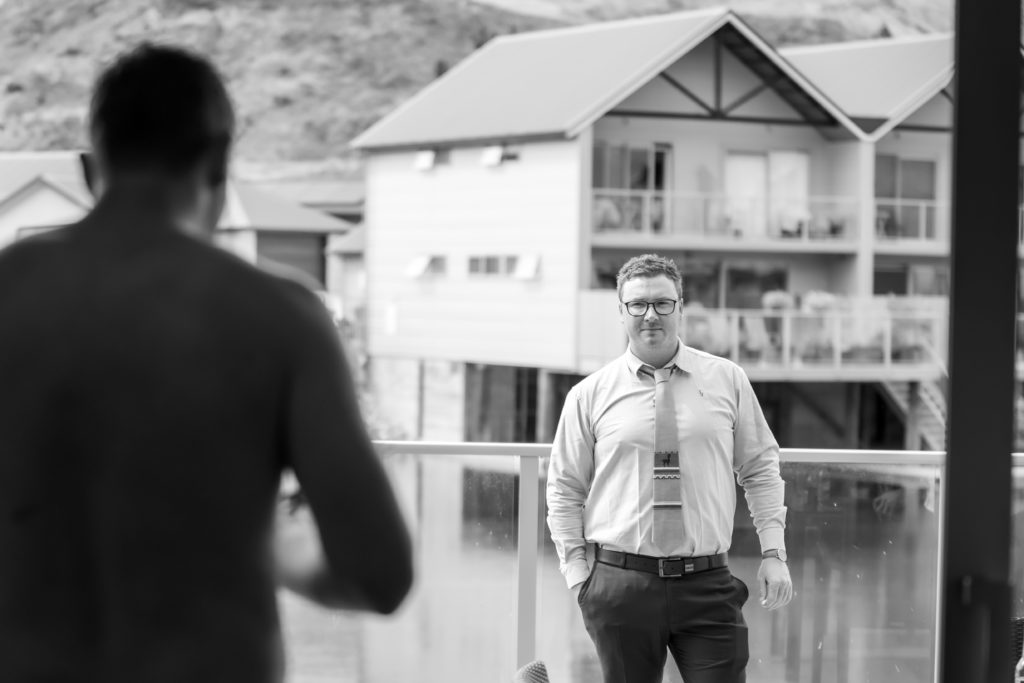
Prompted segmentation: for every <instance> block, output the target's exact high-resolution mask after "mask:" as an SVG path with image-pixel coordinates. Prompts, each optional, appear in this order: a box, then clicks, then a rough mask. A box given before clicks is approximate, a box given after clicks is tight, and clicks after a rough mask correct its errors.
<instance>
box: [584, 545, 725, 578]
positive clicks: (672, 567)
mask: <svg viewBox="0 0 1024 683" xmlns="http://www.w3.org/2000/svg"><path fill="white" fill-rule="evenodd" d="M597 561H598V562H601V563H602V564H610V565H612V566H613V567H621V568H623V569H636V570H637V571H641V572H649V573H651V574H657V575H658V576H660V577H662V578H663V579H668V578H673V577H679V576H688V575H690V574H699V573H700V572H706V571H708V570H709V569H719V568H721V567H727V566H729V553H718V554H717V555H705V556H703V557H651V556H650V555H634V554H633V553H620V552H619V551H618V550H607V549H605V548H598V549H597Z"/></svg>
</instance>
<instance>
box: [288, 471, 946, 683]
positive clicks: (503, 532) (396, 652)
mask: <svg viewBox="0 0 1024 683" xmlns="http://www.w3.org/2000/svg"><path fill="white" fill-rule="evenodd" d="M496 460H497V459H496V458H484V459H470V458H444V459H438V458H436V457H424V458H411V457H405V458H391V459H389V463H388V464H389V471H390V474H391V476H392V477H393V480H394V481H395V483H396V489H397V490H398V491H399V495H400V496H401V497H402V498H403V501H402V502H403V505H405V509H406V513H407V515H408V516H409V520H410V525H411V527H412V529H413V532H414V537H415V538H416V543H417V568H418V576H417V585H416V587H415V589H414V591H413V595H412V596H411V597H410V599H409V601H408V602H407V603H406V605H404V606H403V608H402V609H401V610H400V612H399V614H398V615H396V616H395V617H390V618H382V617H370V616H366V615H356V614H341V613H333V612H330V611H327V610H323V609H321V608H319V607H316V606H314V605H311V604H309V603H307V602H305V601H304V600H302V599H300V598H297V597H294V596H292V595H288V594H282V596H281V604H282V620H283V622H284V623H283V626H284V632H285V637H286V638H287V643H286V645H287V652H288V656H289V679H288V680H289V682H290V683H321V682H326V681H331V682H332V683H335V682H341V683H346V682H348V681H352V682H358V683H391V682H393V681H417V682H422V683H431V682H433V681H437V682H438V683H440V682H445V683H450V682H463V681H464V682H466V683H480V682H482V681H488V682H489V681H495V682H503V681H510V680H511V678H512V674H513V673H514V672H515V670H516V668H517V666H516V661H515V643H516V615H515V604H516V595H515V589H516V553H515V525H516V520H515V514H514V512H515V490H516V482H515V477H514V475H513V471H514V470H512V469H511V468H510V467H508V466H507V465H504V464H502V463H498V464H501V467H496V465H495V463H496ZM476 468H483V470H485V471H487V472H489V473H490V474H489V475H488V476H486V477H480V476H476V475H470V476H467V475H466V472H467V471H468V470H472V469H476ZM496 473H498V474H501V475H502V476H496ZM783 476H784V478H785V479H786V481H787V505H788V506H789V508H790V513H789V531H788V533H787V538H788V545H789V549H790V565H791V570H792V573H793V579H794V587H795V589H796V596H795V597H794V600H793V602H792V603H791V604H790V606H789V607H787V608H785V609H783V610H780V611H778V612H767V611H765V610H764V609H762V608H761V607H760V606H759V605H758V604H757V586H756V573H757V568H758V564H759V561H760V560H759V554H760V553H759V548H758V546H757V537H756V534H755V533H754V532H753V528H752V524H751V522H750V520H749V515H748V513H747V512H746V510H745V509H743V506H742V505H741V506H740V507H741V509H740V510H739V511H738V512H737V524H736V533H735V536H734V545H733V549H732V552H731V553H730V568H731V571H732V572H733V574H735V575H736V576H737V577H738V578H740V579H741V580H743V581H744V582H746V583H747V585H748V586H749V587H750V592H751V600H750V602H748V603H747V606H746V608H745V609H744V614H745V615H746V618H747V623H748V625H749V627H750V652H751V659H750V665H749V667H748V680H751V681H758V682H761V683H783V682H787V683H803V682H805V681H809V682H815V683H830V682H840V681H842V682H845V681H850V682H851V683H852V682H854V681H857V682H861V681H864V682H869V681H874V682H876V683H902V682H907V683H925V682H927V681H931V680H932V678H933V674H932V669H933V667H932V661H933V648H934V638H935V634H934V622H935V590H936V584H935V581H936V562H937V538H938V526H937V522H936V515H935V514H934V513H933V512H932V510H934V509H938V508H937V502H935V501H934V491H933V485H934V481H935V469H934V468H926V467H911V466H892V467H886V468H869V469H865V468H855V467H840V466H820V465H806V464H802V465H787V466H784V468H783ZM465 486H470V487H472V486H484V487H485V488H486V489H487V490H486V491H484V492H480V491H474V492H473V493H472V495H468V496H464V495H460V493H462V489H463V488H464V487H465ZM464 500H469V501H472V502H471V503H470V504H468V505H464V503H463V501H464ZM879 501H882V502H879ZM541 558H542V559H541V567H540V572H539V582H540V583H539V586H538V595H539V620H538V621H539V623H538V627H537V629H538V633H537V658H539V659H542V660H544V661H545V662H546V664H547V668H548V671H549V674H550V678H551V680H552V681H553V682H554V683H569V682H575V683H590V682H591V681H599V680H600V670H599V666H598V663H597V657H596V655H595V653H594V649H593V645H592V644H591V642H590V640H589V638H588V636H587V634H586V631H585V630H584V628H583V623H582V619H581V618H580V615H579V610H578V608H577V607H576V605H575V603H574V602H573V600H572V596H571V594H570V593H569V591H568V589H567V588H566V586H565V583H564V581H563V580H562V576H561V574H560V573H559V572H558V566H557V559H556V555H555V552H554V548H553V546H552V545H551V542H550V540H549V539H547V538H546V534H545V543H544V548H543V552H542V556H541ZM669 668H670V669H674V667H672V666H671V665H670V667H669ZM666 681H673V682H674V683H679V681H680V678H679V676H678V674H677V673H675V672H674V671H671V672H670V673H669V674H668V675H667V676H666Z"/></svg>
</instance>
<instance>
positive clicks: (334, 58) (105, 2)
mask: <svg viewBox="0 0 1024 683" xmlns="http://www.w3.org/2000/svg"><path fill="white" fill-rule="evenodd" d="M723 4H724V5H728V6H731V7H733V8H734V9H736V11H737V12H739V13H740V15H741V16H743V18H744V19H745V20H747V21H748V22H750V23H751V25H752V26H754V27H755V28H756V29H757V30H758V31H760V32H761V33H762V35H764V36H765V37H766V38H767V39H768V40H769V41H770V42H772V43H775V44H792V43H813V42H826V41H836V40H846V39H852V38H863V37H869V36H875V35H888V34H897V33H907V32H927V31H936V30H948V28H949V22H950V11H949V8H948V6H946V5H944V4H943V3H942V2H936V1H935V0H901V1H900V2H899V3H898V4H897V3H896V2H894V1H893V0H846V1H845V2H838V1H837V0H814V1H811V0H732V1H730V0H714V1H712V0H476V1H470V0H288V2H271V1H270V0H75V1H72V2H67V1H66V0H0V150H20V149H65V148H69V147H82V146H84V145H85V134H84V128H83V119H84V114H85V110H86V103H87V98H88V92H89V88H90V86H91V84H92V81H93V79H94V78H95V75H96V73H97V72H98V70H99V69H100V68H101V66H102V65H103V64H104V63H106V62H108V61H109V60H110V59H111V58H112V57H113V56H114V55H115V54H116V53H117V52H119V51H121V50H123V49H124V48H126V47H128V46H131V45H133V44H136V43H138V42H139V41H142V40H154V41H169V42H174V43H178V44H184V45H186V46H190V47H192V48H194V49H196V50H199V51H201V52H203V53H205V54H207V55H209V56H210V57H211V58H212V59H213V60H214V61H215V62H216V63H217V64H218V66H219V67H220V69H221V70H222V72H223V73H224V74H225V76H226V77H227V78H228V80H229V83H230V89H231V92H232V95H233V97H234V98H235V100H236V106H237V108H238V111H239V120H240V135H239V139H238V147H237V156H239V157H240V158H242V159H245V160H248V161H249V162H253V163H254V166H255V165H258V162H263V163H264V164H275V163H277V162H281V161H307V162H310V163H314V162H315V163H322V162H321V160H324V159H339V158H340V159H345V158H346V157H349V156H350V153H349V151H348V150H347V143H348V141H349V140H351V139H352V137H354V136H355V135H356V134H357V133H359V132H361V131H362V130H364V129H365V128H366V127H367V126H369V125H370V124H371V123H372V122H374V121H375V120H377V119H378V118H379V117H380V116H382V115H383V114H385V113H387V112H388V111H389V110H391V109H392V108H394V107H395V106H396V105H397V104H399V103H400V102H402V101H404V100H405V99H407V98H408V97H409V96H410V95H412V94H413V93H414V92H416V91H417V90H419V89H420V88H422V87H423V86H424V85H425V84H427V83H429V82H430V81H431V80H432V79H434V78H436V77H437V75H438V74H439V73H440V72H442V71H444V69H446V68H447V67H449V66H451V65H452V64H454V63H456V62H458V61H459V60H460V59H462V58H463V57H465V56H466V55H468V54H469V53H470V52H472V51H473V50H474V49H476V48H477V47H479V46H480V45H482V44H483V43H484V42H486V40H488V39H489V38H491V37H492V36H494V35H499V34H504V33H510V32H517V31H526V30H533V29H537V28H545V27H550V26H557V25H564V24H572V23H581V22H587V21H595V20H603V19H612V18H619V17H624V16H634V15H638V14H654V13H659V12H666V11H677V10H680V9H688V8H698V7H707V6H709V5H715V6H721V5H723ZM351 166H353V165H352V164H345V163H342V164H341V166H340V167H341V168H348V167H351ZM335 167H338V164H337V163H336V164H335Z"/></svg>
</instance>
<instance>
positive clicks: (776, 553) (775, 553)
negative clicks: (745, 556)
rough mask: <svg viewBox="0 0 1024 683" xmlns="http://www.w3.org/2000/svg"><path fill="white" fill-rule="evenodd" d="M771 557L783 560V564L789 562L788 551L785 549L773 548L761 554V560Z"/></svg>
mask: <svg viewBox="0 0 1024 683" xmlns="http://www.w3.org/2000/svg"><path fill="white" fill-rule="evenodd" d="M769 557H775V558H778V559H780V560H782V561H783V562H786V561H788V560H789V556H788V555H787V554H786V549H785V548H772V549H771V550H765V551H764V552H763V553H761V559H762V560H766V559H768V558H769Z"/></svg>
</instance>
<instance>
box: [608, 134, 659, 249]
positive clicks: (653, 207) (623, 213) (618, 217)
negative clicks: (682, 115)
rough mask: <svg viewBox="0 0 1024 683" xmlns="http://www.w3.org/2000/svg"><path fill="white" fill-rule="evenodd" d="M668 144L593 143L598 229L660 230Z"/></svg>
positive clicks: (657, 231)
mask: <svg viewBox="0 0 1024 683" xmlns="http://www.w3.org/2000/svg"><path fill="white" fill-rule="evenodd" d="M671 154H672V148H671V146H670V145H667V144H661V143H657V144H650V145H626V144H618V145H616V144H609V143H607V142H604V141H599V142H596V143H595V144H594V155H593V169H592V170H593V180H592V182H593V186H594V189H595V193H594V197H595V207H594V220H595V228H596V229H597V230H598V231H607V230H632V231H636V232H640V231H650V232H656V233H659V232H664V231H665V230H666V229H667V225H668V215H667V207H668V205H669V202H668V201H667V198H666V196H665V192H666V191H667V190H669V189H670V182H669V174H670V171H671Z"/></svg>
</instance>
